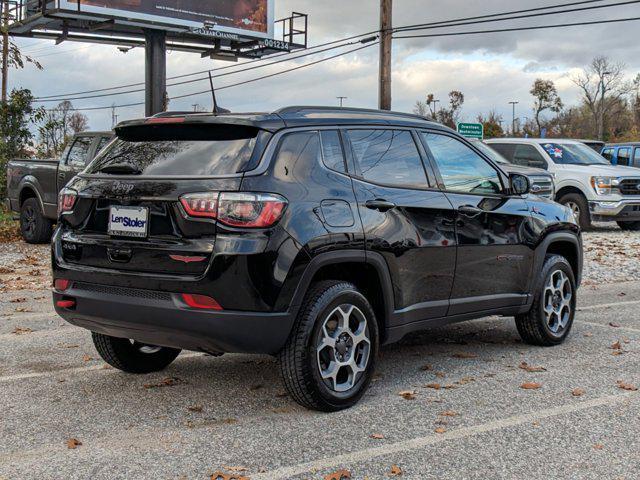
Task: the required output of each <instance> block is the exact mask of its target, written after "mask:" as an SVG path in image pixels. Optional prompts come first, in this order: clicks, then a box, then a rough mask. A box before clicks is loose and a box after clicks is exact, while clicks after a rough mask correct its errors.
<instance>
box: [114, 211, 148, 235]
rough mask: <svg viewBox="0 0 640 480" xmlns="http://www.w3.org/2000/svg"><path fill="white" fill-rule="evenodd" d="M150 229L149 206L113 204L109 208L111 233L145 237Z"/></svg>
mask: <svg viewBox="0 0 640 480" xmlns="http://www.w3.org/2000/svg"><path fill="white" fill-rule="evenodd" d="M148 231H149V209H148V208H145V207H116V206H113V207H111V209H110V210H109V235H114V236H118V237H137V238H144V237H146V236H147V232H148Z"/></svg>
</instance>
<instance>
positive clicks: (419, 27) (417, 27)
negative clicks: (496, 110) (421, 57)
mask: <svg viewBox="0 0 640 480" xmlns="http://www.w3.org/2000/svg"><path fill="white" fill-rule="evenodd" d="M594 1H602V0H589V1H588V3H591V2H594ZM579 3H584V2H579ZM634 3H640V0H628V1H624V2H617V3H610V4H606V5H591V6H588V7H577V8H570V9H566V10H555V11H553V12H540V13H527V14H526V15H516V16H510V17H509V16H506V17H504V18H492V19H486V20H474V21H469V22H467V21H465V22H459V23H449V24H447V25H438V24H423V25H414V26H410V27H398V28H395V29H394V31H396V32H409V31H414V30H429V29H435V28H447V27H459V26H464V25H477V24H480V23H493V22H504V21H507V20H521V19H525V18H535V17H544V16H548V15H558V14H563V13H575V12H584V11H589V10H598V9H601V8H610V7H622V6H626V5H632V4H634ZM547 8H548V7H547ZM552 8H560V7H552ZM505 15H511V14H510V13H505Z"/></svg>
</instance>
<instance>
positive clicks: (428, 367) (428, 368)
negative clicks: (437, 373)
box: [420, 365, 433, 372]
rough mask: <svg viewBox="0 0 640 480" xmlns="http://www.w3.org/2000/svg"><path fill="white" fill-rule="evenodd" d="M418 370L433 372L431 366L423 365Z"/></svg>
mask: <svg viewBox="0 0 640 480" xmlns="http://www.w3.org/2000/svg"><path fill="white" fill-rule="evenodd" d="M420 370H422V371H424V372H428V371H430V370H433V367H432V366H431V365H423V366H422V367H420Z"/></svg>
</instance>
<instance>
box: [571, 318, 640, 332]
mask: <svg viewBox="0 0 640 480" xmlns="http://www.w3.org/2000/svg"><path fill="white" fill-rule="evenodd" d="M577 322H578V323H580V324H582V325H590V326H592V327H600V328H608V329H609V330H622V331H627V332H634V333H640V328H632V327H622V326H620V327H612V326H611V325H609V324H604V323H596V322H585V321H583V320H577Z"/></svg>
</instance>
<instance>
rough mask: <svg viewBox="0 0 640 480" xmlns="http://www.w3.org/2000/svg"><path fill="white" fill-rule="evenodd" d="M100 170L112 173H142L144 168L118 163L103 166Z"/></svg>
mask: <svg viewBox="0 0 640 480" xmlns="http://www.w3.org/2000/svg"><path fill="white" fill-rule="evenodd" d="M99 172H100V173H107V174H112V175H140V174H141V173H142V170H140V169H139V168H136V167H134V166H132V165H127V164H118V165H107V166H106V167H104V168H101V169H100V170H99Z"/></svg>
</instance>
